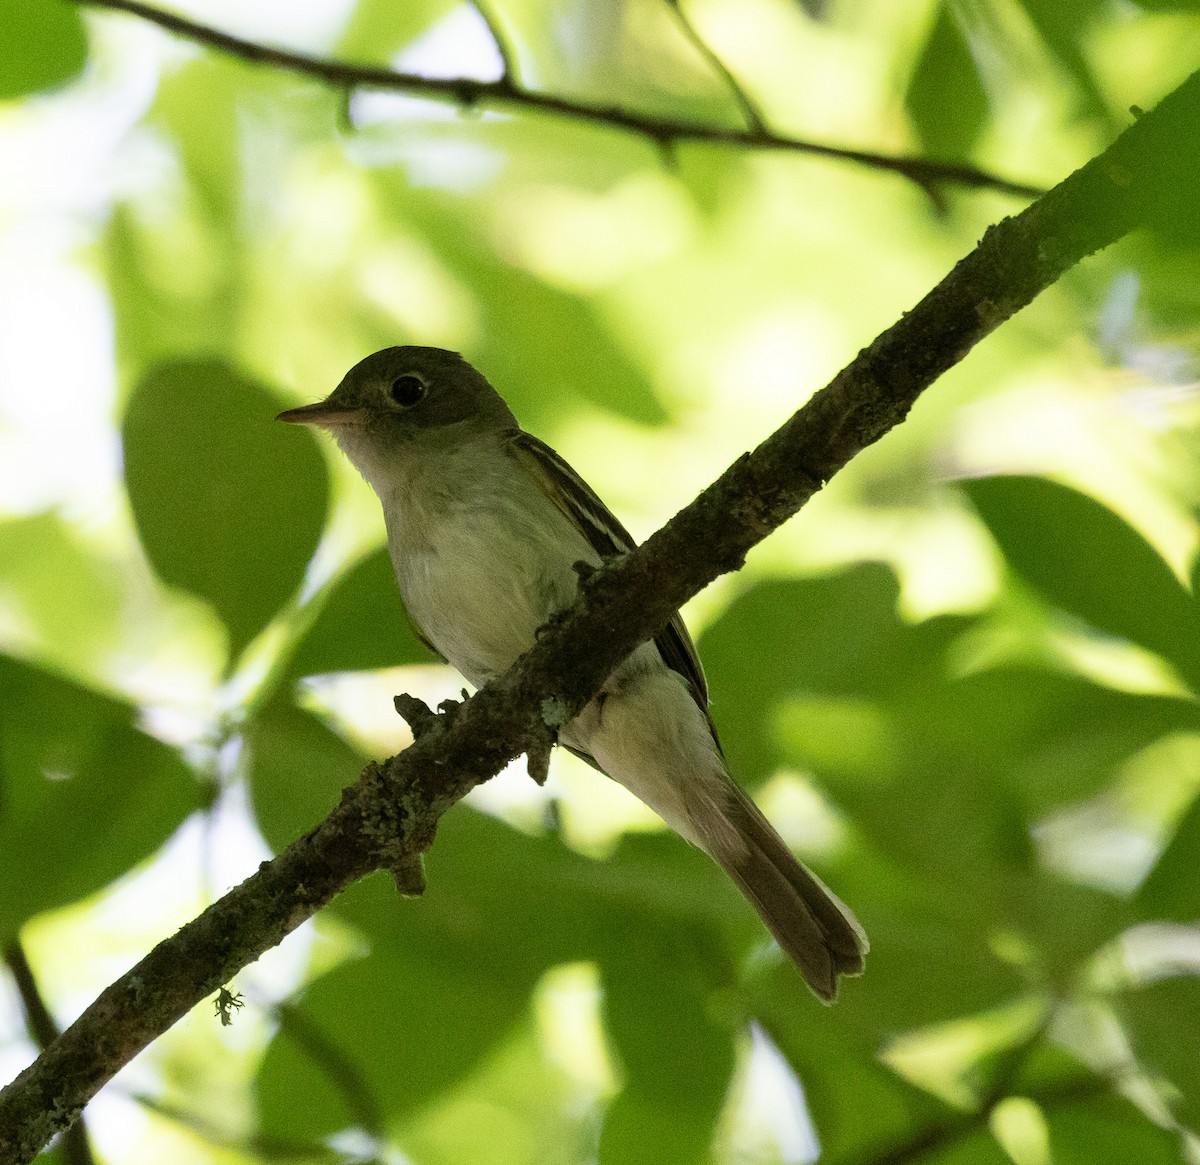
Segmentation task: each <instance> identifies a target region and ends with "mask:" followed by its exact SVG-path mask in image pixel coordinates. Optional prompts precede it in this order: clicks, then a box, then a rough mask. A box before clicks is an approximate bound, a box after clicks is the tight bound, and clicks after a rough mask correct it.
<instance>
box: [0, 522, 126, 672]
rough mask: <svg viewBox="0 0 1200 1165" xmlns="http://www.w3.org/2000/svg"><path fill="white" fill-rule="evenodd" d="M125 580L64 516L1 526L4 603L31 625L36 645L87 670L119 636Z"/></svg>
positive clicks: (0, 577) (59, 660)
mask: <svg viewBox="0 0 1200 1165" xmlns="http://www.w3.org/2000/svg"><path fill="white" fill-rule="evenodd" d="M122 582H123V580H122V578H121V575H120V572H119V571H118V570H116V569H115V568H114V567H113V566H112V564H111V563H107V562H104V561H102V560H101V559H100V558H99V556H98V555H95V554H92V553H89V552H88V550H87V549H86V548H85V547H84V546H83V545H81V543H80V541H79V538H78V536H77V535H76V534H75V533H74V531H72V529H71V527H70V526H69V525H68V524H67V523H66V522H65V521H64V520H63V519H62V518H61V517H59V516H58V515H57V514H37V515H35V516H33V517H29V518H20V519H17V520H14V521H11V522H5V523H3V524H2V525H0V601H2V602H3V603H5V604H6V605H10V606H11V608H12V609H14V611H15V612H16V614H17V617H18V618H19V620H20V621H21V622H22V623H25V622H27V623H28V624H29V632H30V633H31V635H32V637H33V638H34V640H35V646H34V650H36V651H38V652H39V653H44V654H46V655H47V656H49V657H50V658H53V659H54V661H55V663H56V664H57V665H58V666H60V667H69V668H71V669H72V670H75V671H76V672H86V671H87V669H88V668H89V667H90V666H91V665H93V664H95V663H96V662H97V660H98V659H100V658H101V657H102V656H103V655H104V654H105V653H106V652H109V651H112V650H114V649H115V647H116V646H117V644H118V643H119V642H120V631H121V625H120V620H121V612H122V599H123V595H122V590H121V584H122Z"/></svg>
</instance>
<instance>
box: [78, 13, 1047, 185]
mask: <svg viewBox="0 0 1200 1165" xmlns="http://www.w3.org/2000/svg"><path fill="white" fill-rule="evenodd" d="M74 2H75V3H76V4H80V5H86V6H89V7H92V8H111V9H115V10H116V11H119V12H129V13H131V14H133V15H134V16H140V17H141V18H142V19H143V20H148V21H150V22H151V23H153V24H157V25H159V26H160V27H161V28H165V29H168V30H169V31H171V32H174V33H178V34H179V35H180V36H184V37H187V38H188V39H189V40H194V41H197V42H198V43H200V44H205V45H208V46H209V47H210V48H215V49H219V50H220V51H221V52H224V53H229V54H230V55H231V56H235V57H240V58H241V59H242V60H244V61H253V62H256V63H259V64H265V65H274V66H275V67H276V68H280V69H287V70H288V71H290V72H293V73H302V74H304V75H305V76H308V77H316V78H318V79H319V80H322V81H325V82H327V83H328V84H330V85H335V86H337V87H338V88H341V89H346V90H352V89H388V90H392V91H393V92H399V93H413V94H418V95H421V96H425V97H446V98H449V99H451V100H452V101H455V102H457V103H458V104H459V105H463V106H467V107H474V106H477V105H480V104H483V103H486V104H490V105H500V106H518V107H523V108H525V109H535V110H540V111H541V112H543V113H550V114H555V115H557V116H560V117H568V118H571V119H573V120H575V121H582V122H588V123H591V124H593V125H601V126H607V127H608V128H610V129H617V130H624V131H626V132H627V133H635V134H640V135H641V136H642V137H644V138H646V139H647V140H649V141H651V142H653V143H654V144H655V145H656V146H659V147H663V146H672V145H677V144H681V143H685V142H697V143H707V144H709V145H724V146H737V147H740V148H743V149H754V150H776V151H787V152H791V153H800V154H810V155H813V156H815V157H820V158H833V159H838V160H840V161H844V162H856V163H858V164H859V165H862V166H867V167H869V168H871V169H874V170H884V171H888V172H890V173H893V174H899V175H901V176H902V177H904V178H907V179H909V180H910V181H912V182H915V183H916V184H917V185H919V186H920V187H921V188H922V189H923V190H931V189H936V188H937V187H939V186H947V185H954V186H963V187H967V188H972V189H989V190H997V191H1000V192H1001V193H1004V194H1012V195H1014V196H1016V197H1020V198H1036V197H1037V196H1038V195H1039V194H1042V193H1043V191H1042V189H1041V188H1040V187H1038V186H1034V185H1031V184H1029V183H1027V182H1017V181H1013V180H1011V179H1008V178H1004V177H1001V176H1000V175H998V174H991V173H989V172H988V171H986V170H982V169H980V168H979V167H977V166H969V165H965V164H961V163H956V162H934V161H930V160H929V159H928V158H918V157H906V156H902V155H890V154H879V153H873V152H872V151H870V150H853V149H847V148H844V147H842V146H831V145H826V144H824V143H822V142H814V141H807V140H805V139H802V138H793V137H787V136H785V135H783V134H777V133H775V132H773V131H772V130H769V129H767V128H766V127H765V126H764V125H763V124H762V121H761V118H760V117H759V116H758V114H757V112H754V111H753V110H754V107H753V106H752V105H748V101H747V99H746V98H745V95H744V93H743V91H742V90H741V89H740V87H739V86H738V85H737V84H736V82H734V80H733V78H732V76H731V75H730V74H729V72H728V70H727V69H725V67H724V66H723V65H722V64H720V62H719V61H718V59H717V58H716V56H715V55H714V54H713V53H712V52H711V50H708V49H707V48H704V49H703V50H702V51H703V52H704V54H705V56H706V57H707V58H708V60H709V61H710V63H714V64H715V65H716V67H718V71H720V72H721V73H722V74H723V76H725V77H726V78H727V79H728V81H729V83H730V84H731V85H732V86H733V92H734V95H735V97H736V98H737V100H738V102H739V106H740V107H741V109H742V111H743V113H744V114H745V115H746V116H747V117H748V118H749V119H750V123H749V125H748V126H747V127H746V128H743V129H735V128H726V127H722V126H713V125H704V124H702V123H700V122H693V121H685V120H681V119H678V118H670V117H656V116H654V115H652V114H648V113H637V112H634V111H632V110H628V109H623V108H621V107H620V106H618V105H596V104H592V103H590V102H586V101H576V100H573V99H572V98H569V97H558V96H555V95H554V94H552V93H541V92H538V91H537V90H533V89H526V88H524V87H523V86H522V85H520V84H518V83H517V81H516V80H515V78H514V75H513V71H512V69H513V66H512V59H511V54H510V53H509V50H508V47H507V45H506V43H505V41H504V40H503V39H502V38H501V37H500V36H499V34H498V32H497V30H496V26H495V24H494V22H493V21H492V19H491V18H490V16H489V14H488V13H487V11H486V9H482V8H480V9H478V11H479V12H480V13H481V14H482V15H483V18H484V20H485V21H486V22H487V24H488V27H489V29H491V30H492V35H493V39H494V40H495V42H496V46H497V49H498V51H499V52H500V55H501V59H502V60H503V63H504V72H503V74H502V76H501V77H500V79H499V80H496V81H478V80H475V79H474V78H470V77H451V78H445V77H423V76H421V75H420V74H417V73H401V72H397V71H395V70H393V69H384V68H378V67H375V66H371V65H352V64H349V63H347V62H345V61H336V60H330V59H327V58H324V57H314V56H310V55H308V54H307V53H296V52H291V51H289V50H287V49H280V48H273V47H271V46H269V45H264V44H259V43H258V42H257V41H250V40H244V39H243V38H242V37H239V36H233V35H232V34H230V33H227V32H222V31H221V30H220V29H217V28H213V27H211V26H210V25H207V24H200V23H199V22H197V21H194V20H189V19H188V18H187V17H184V16H177V15H176V14H175V13H173V12H164V11H163V10H162V9H160V8H155V7H153V6H152V5H149V4H143V3H141V0H74ZM677 11H678V10H677ZM679 16H680V19H681V20H683V19H684V18H683V16H682V13H680V14H679ZM684 28H685V29H686V30H688V33H689V35H691V36H692V39H693V43H696V44H697V45H698V46H699V45H701V44H702V43H703V42H701V41H699V38H697V37H695V35H694V33H691V31H690V25H688V24H687V23H686V21H684Z"/></svg>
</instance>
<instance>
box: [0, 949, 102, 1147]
mask: <svg viewBox="0 0 1200 1165" xmlns="http://www.w3.org/2000/svg"><path fill="white" fill-rule="evenodd" d="M4 963H5V966H7V967H8V970H9V974H11V975H12V977H13V983H14V984H15V985H16V988H17V994H18V995H19V996H20V999H21V1011H22V1012H23V1013H24V1015H25V1026H26V1028H27V1029H28V1030H29V1035H30V1037H31V1038H32V1040H33V1042H34V1043H35V1044H36V1045H37V1046H38V1048H39V1049H40V1050H41V1051H43V1052H44V1051H45V1050H46V1049H47V1048H48V1047H49V1046H50V1045H51V1044H52V1043H54V1041H55V1040H56V1039H58V1036H59V1029H58V1024H57V1023H56V1022H55V1020H54V1016H52V1015H51V1014H50V1009H49V1008H48V1007H47V1006H46V1001H45V1000H44V999H43V998H42V993H41V990H40V989H39V988H38V985H37V979H36V978H35V977H34V974H33V968H32V967H31V966H30V965H29V958H28V956H27V955H26V954H25V948H24V947H23V946H22V945H21V942H20V940H19V939H14V940H13V941H12V942H10V943H9V944H8V945H7V946H5V948H4ZM61 1148H62V1156H63V1161H64V1162H65V1163H66V1165H95V1158H94V1157H93V1156H92V1144H91V1141H90V1140H89V1139H88V1133H87V1126H86V1125H85V1124H84V1123H83V1119H82V1118H80V1119H79V1120H77V1121H76V1122H75V1123H74V1124H73V1125H71V1127H70V1128H68V1129H67V1131H66V1132H65V1133H63V1138H62V1145H61Z"/></svg>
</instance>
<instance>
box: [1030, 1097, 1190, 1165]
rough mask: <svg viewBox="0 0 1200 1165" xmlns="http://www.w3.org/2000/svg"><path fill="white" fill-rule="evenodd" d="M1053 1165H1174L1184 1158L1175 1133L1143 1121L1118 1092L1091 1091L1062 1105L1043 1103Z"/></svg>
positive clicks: (1177, 1164) (1149, 1121) (1145, 1119)
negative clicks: (1109, 1163) (1118, 1164)
mask: <svg viewBox="0 0 1200 1165" xmlns="http://www.w3.org/2000/svg"><path fill="white" fill-rule="evenodd" d="M1044 1111H1045V1113H1046V1123H1047V1125H1049V1128H1050V1153H1051V1160H1053V1161H1054V1165H1095V1163H1096V1162H1098V1161H1113V1162H1117V1161H1128V1162H1130V1163H1131V1165H1132V1163H1133V1162H1135V1161H1136V1162H1137V1165H1180V1162H1182V1161H1184V1160H1186V1158H1185V1157H1184V1156H1183V1155H1182V1153H1181V1147H1180V1144H1179V1137H1178V1136H1177V1135H1176V1134H1175V1133H1172V1132H1170V1131H1169V1130H1167V1129H1164V1128H1161V1127H1160V1126H1158V1125H1156V1124H1154V1123H1153V1122H1152V1121H1151V1120H1149V1119H1148V1118H1147V1117H1146V1115H1145V1114H1144V1113H1142V1112H1141V1111H1140V1110H1138V1109H1137V1108H1135V1107H1134V1106H1133V1105H1132V1104H1130V1102H1129V1101H1128V1100H1125V1099H1124V1098H1123V1097H1120V1096H1114V1095H1113V1094H1112V1093H1110V1092H1108V1091H1107V1090H1105V1091H1099V1090H1097V1094H1096V1095H1095V1096H1092V1097H1089V1098H1086V1099H1081V1100H1076V1101H1072V1102H1070V1103H1067V1104H1052V1103H1047V1104H1046V1105H1045V1106H1044Z"/></svg>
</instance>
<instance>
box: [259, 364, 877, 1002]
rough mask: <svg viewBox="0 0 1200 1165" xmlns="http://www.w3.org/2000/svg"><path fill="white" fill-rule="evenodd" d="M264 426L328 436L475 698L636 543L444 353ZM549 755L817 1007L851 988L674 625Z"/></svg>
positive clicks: (824, 919) (803, 877)
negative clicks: (720, 900) (615, 807)
mask: <svg viewBox="0 0 1200 1165" xmlns="http://www.w3.org/2000/svg"><path fill="white" fill-rule="evenodd" d="M278 419H279V420H282V421H286V422H291V423H299V424H306V425H313V426H317V427H319V428H321V429H324V430H326V431H327V432H328V433H330V434H331V435H332V436H333V438H334V439H335V441H336V442H337V445H338V446H339V447H340V449H341V450H342V452H343V453H344V454H345V455H346V456H347V457H348V458H349V460H350V461H351V462H352V463H353V465H354V466H355V467H356V468H357V469H358V471H359V472H360V473H361V474H362V476H363V477H364V478H365V479H366V481H367V483H368V484H369V485H370V486H371V488H372V489H373V490H374V492H375V494H376V495H377V496H378V498H379V501H380V503H381V505H382V509H383V518H384V524H385V527H386V531H387V544H388V551H389V555H390V557H391V560H392V565H393V568H394V571H395V575H396V581H397V583H398V585H399V588H400V594H401V598H402V599H403V602H404V605H405V608H406V610H407V612H408V615H409V617H410V619H411V620H412V621H413V622H414V624H415V625H416V630H417V631H418V633H419V635H420V636H421V638H422V639H423V640H424V641H425V642H427V643H428V644H429V646H431V647H432V648H433V649H434V651H435V652H437V653H438V654H440V655H441V656H442V657H443V658H444V659H446V660H447V661H448V662H449V663H451V664H452V665H453V666H454V667H455V668H457V669H458V671H459V672H460V673H461V674H462V675H463V676H464V677H465V678H466V679H467V680H468V681H469V682H470V683H472V684H474V685H475V686H476V687H482V686H483V685H484V684H486V683H487V682H488V681H489V680H492V679H494V678H496V677H497V676H500V675H502V674H503V673H504V672H505V671H506V670H507V669H508V668H509V667H510V666H511V665H512V664H513V662H514V661H515V660H516V659H517V658H518V657H519V656H520V655H522V654H523V653H524V652H525V651H526V650H528V649H529V648H530V647H531V646H532V645H533V643H534V640H535V637H536V634H537V632H538V629H539V628H541V627H542V626H544V625H545V624H546V623H547V622H548V621H549V620H550V619H551V618H552V617H553V616H555V615H556V614H557V613H559V612H561V611H563V610H565V609H566V608H567V607H569V606H570V605H571V604H572V602H573V601H574V599H575V596H576V592H577V589H578V585H579V574H578V571H577V569H576V565H575V564H576V563H578V562H584V563H587V564H588V565H590V566H594V567H598V566H600V565H602V563H603V562H604V561H605V560H606V559H610V558H612V557H614V556H618V555H620V554H622V553H625V552H627V551H629V550H631V549H633V548H634V546H635V545H636V543H635V542H634V540H633V538H632V537H631V536H630V535H629V533H628V532H627V531H626V529H625V527H624V526H622V525H621V523H620V522H619V521H618V520H617V518H616V517H615V516H614V515H613V514H612V512H611V511H610V510H609V508H608V507H607V506H606V505H605V504H604V502H602V501H601V500H600V498H599V497H598V496H597V495H596V493H595V492H594V491H593V490H592V489H591V488H590V487H589V486H588V485H587V484H586V483H585V482H584V480H583V479H582V478H581V477H580V476H579V474H578V473H576V472H575V470H574V469H572V468H571V466H570V465H569V464H568V463H567V462H566V461H565V460H564V459H563V458H562V457H560V456H559V455H558V454H557V453H556V452H555V451H554V450H553V449H551V448H550V446H548V445H546V444H545V443H544V442H542V441H540V440H539V439H538V438H537V437H535V436H533V435H532V434H530V433H527V432H525V431H524V430H523V429H522V428H521V427H520V425H519V424H518V422H517V419H516V417H515V416H514V415H513V413H512V411H511V410H510V409H509V407H508V405H507V404H506V403H505V401H504V399H503V398H502V397H501V396H500V394H499V393H498V392H497V391H496V390H495V389H494V388H493V387H492V385H491V384H490V383H489V382H488V380H487V379H486V377H485V376H484V375H483V374H482V373H480V372H479V371H478V370H476V369H475V368H474V367H473V366H472V365H471V364H470V363H468V362H467V361H466V360H465V359H464V358H463V357H462V356H461V355H459V354H458V353H456V352H450V351H447V350H445V349H441V348H431V347H423V346H416V345H401V346H398V347H392V348H385V349H383V350H382V351H379V352H376V353H374V354H373V355H371V356H368V357H366V358H365V359H364V360H361V361H360V362H359V363H357V364H356V365H354V367H353V368H351V369H350V371H349V372H348V373H347V374H346V376H345V377H344V378H343V379H342V381H341V383H340V384H338V386H337V387H336V388H335V389H334V390H333V392H332V393H330V394H329V396H328V397H326V399H324V400H321V401H318V402H316V403H314V404H309V405H304V406H301V407H299V408H293V409H288V410H286V411H285V412H282V413H280V414H279V417H278ZM558 740H559V743H560V744H562V745H564V746H565V747H566V748H568V749H570V750H571V751H572V752H574V753H575V754H577V755H578V756H580V757H582V758H583V759H584V760H586V761H587V762H588V763H590V764H591V765H593V766H594V767H595V768H597V769H599V770H600V771H601V772H603V773H605V774H606V775H607V776H609V777H610V778H612V779H613V780H615V781H616V782H618V783H619V784H621V785H623V786H624V787H625V788H626V789H628V790H629V791H630V792H631V793H632V794H633V795H634V796H635V797H637V798H638V799H639V800H640V801H642V802H643V803H644V804H646V805H647V806H649V807H650V809H652V810H653V811H654V812H655V813H656V814H658V816H659V817H661V818H662V819H663V821H665V822H666V824H667V825H668V826H670V828H671V829H673V830H674V831H675V832H676V833H677V834H679V835H680V836H681V837H683V838H685V839H686V840H687V841H689V842H691V843H692V844H693V845H695V846H697V847H698V848H699V849H701V850H702V851H703V852H704V853H706V854H707V855H708V856H709V857H711V858H712V859H713V860H714V861H715V862H716V863H717V864H718V865H719V866H720V867H721V868H722V869H723V870H724V871H725V872H726V873H727V874H728V875H729V877H730V878H731V879H732V880H733V882H734V883H735V885H736V886H737V887H738V889H739V890H740V891H741V892H742V894H743V895H744V896H745V897H746V898H747V899H748V900H749V902H750V903H751V905H752V906H753V907H754V909H755V910H756V911H757V912H758V914H759V916H760V917H761V918H762V920H763V922H764V923H765V924H766V926H767V929H768V930H769V931H770V932H771V934H772V935H773V936H774V938H775V939H776V941H777V942H778V944H779V946H780V947H781V948H782V949H783V951H785V952H786V953H787V955H788V956H789V957H790V958H791V959H792V961H793V962H794V963H795V964H796V966H797V967H798V968H799V970H800V972H801V974H802V975H803V977H804V979H805V981H806V983H807V984H808V986H809V987H810V988H811V989H812V991H813V992H814V994H816V995H817V997H818V998H820V999H821V1000H823V1001H825V1002H832V1001H833V1000H834V998H835V997H836V995H837V990H838V978H839V976H841V975H847V976H853V975H858V974H861V973H862V970H863V965H864V957H865V955H866V954H867V951H868V949H869V944H868V941H867V937H866V934H865V933H864V931H863V929H862V927H861V926H860V925H859V923H858V921H857V919H856V918H855V917H854V914H853V913H852V912H851V911H850V909H849V908H848V907H847V906H846V905H845V904H844V903H842V902H841V900H840V899H839V898H838V897H837V896H836V895H835V894H834V893H833V892H832V891H831V890H830V889H829V888H828V887H826V886H825V884H824V883H823V882H822V881H821V880H820V879H819V878H818V877H817V876H816V875H815V874H814V873H813V872H812V871H811V870H809V869H808V868H807V867H806V866H804V865H803V864H802V863H801V862H799V861H798V860H797V859H796V858H795V857H794V856H793V854H792V853H791V851H790V850H789V849H788V847H787V845H786V843H785V842H784V841H783V839H782V838H781V837H780V836H779V834H778V833H777V832H776V831H775V829H774V828H773V827H772V826H771V824H770V822H768V820H767V819H766V817H765V816H764V815H763V813H762V812H761V810H759V808H758V807H757V806H756V805H755V803H754V801H753V800H752V799H751V798H750V797H749V795H748V794H747V793H746V792H745V791H744V790H743V789H742V788H741V786H740V785H739V784H738V783H737V782H736V780H735V779H734V778H733V777H732V776H731V775H730V772H729V770H728V767H727V766H726V763H725V759H724V756H723V754H722V751H721V746H720V744H719V742H718V739H717V734H716V730H715V728H714V726H713V722H712V719H711V718H710V716H709V713H708V689H707V685H706V682H705V678H704V671H703V669H702V667H701V664H700V659H699V656H698V655H697V653H696V649H695V647H694V645H693V643H692V640H691V638H690V636H689V635H688V632H687V629H686V627H685V626H684V623H683V620H682V618H681V617H680V615H679V614H678V612H676V614H675V615H674V616H673V617H672V619H671V621H670V623H669V624H668V625H667V626H666V627H665V628H664V629H663V630H662V631H661V632H660V633H659V635H658V636H656V638H655V639H654V640H653V641H649V642H646V643H643V644H642V645H641V646H639V647H638V648H636V649H635V650H634V652H633V653H632V654H631V655H630V656H629V657H628V658H627V659H626V660H625V661H624V662H623V663H621V664H620V665H618V666H617V668H616V669H615V670H614V671H613V672H612V673H611V674H610V675H609V677H608V679H607V680H606V681H605V683H604V685H603V687H602V688H601V689H600V691H599V692H598V693H597V694H596V696H595V697H594V698H593V699H592V700H591V701H590V702H589V703H588V704H587V705H586V706H585V707H584V709H583V710H582V711H581V712H580V713H579V714H578V715H577V716H576V717H575V718H574V719H573V720H572V721H570V722H569V723H567V724H566V725H565V726H563V727H562V728H561V729H560V731H559V737H558Z"/></svg>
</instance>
